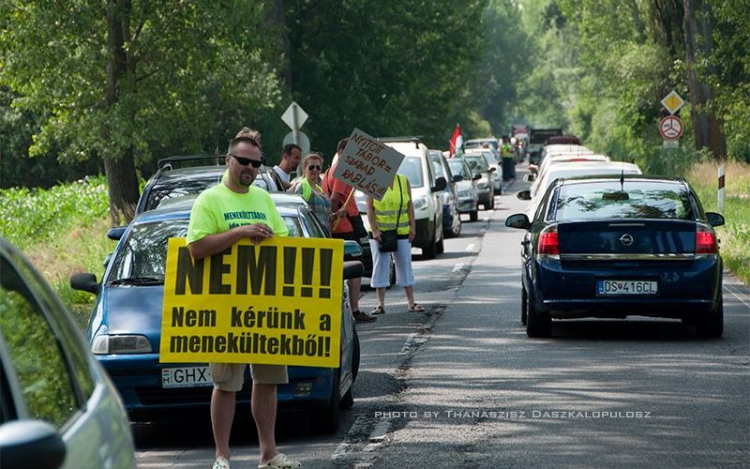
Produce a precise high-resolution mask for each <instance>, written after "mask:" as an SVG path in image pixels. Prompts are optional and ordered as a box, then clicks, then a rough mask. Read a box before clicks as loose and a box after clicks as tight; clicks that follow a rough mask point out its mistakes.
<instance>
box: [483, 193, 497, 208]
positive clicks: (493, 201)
mask: <svg viewBox="0 0 750 469" xmlns="http://www.w3.org/2000/svg"><path fill="white" fill-rule="evenodd" d="M484 208H485V209H486V210H494V209H495V196H494V195H493V196H492V197H490V203H489V204H487V205H485V206H484Z"/></svg>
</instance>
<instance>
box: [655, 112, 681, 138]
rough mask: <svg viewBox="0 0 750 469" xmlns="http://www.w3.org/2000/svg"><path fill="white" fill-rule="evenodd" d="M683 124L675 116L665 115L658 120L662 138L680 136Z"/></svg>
mask: <svg viewBox="0 0 750 469" xmlns="http://www.w3.org/2000/svg"><path fill="white" fill-rule="evenodd" d="M683 129H684V126H683V125H682V121H681V120H680V118H679V117H677V116H667V117H665V118H663V119H662V120H661V122H659V132H661V136H662V137H664V140H677V139H679V138H680V137H682V131H683Z"/></svg>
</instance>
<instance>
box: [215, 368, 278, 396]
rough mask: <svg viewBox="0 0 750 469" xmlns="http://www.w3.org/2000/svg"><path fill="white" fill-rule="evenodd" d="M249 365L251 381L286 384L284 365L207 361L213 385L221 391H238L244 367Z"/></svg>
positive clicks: (243, 374) (243, 380)
mask: <svg viewBox="0 0 750 469" xmlns="http://www.w3.org/2000/svg"><path fill="white" fill-rule="evenodd" d="M246 366H249V367H250V374H251V376H252V377H253V383H258V384H287V383H288V382H289V376H288V375H287V373H286V365H258V364H256V365H246V364H245V363H209V364H208V369H209V371H210V372H211V379H212V380H213V382H214V387H215V388H217V389H221V390H222V391H231V392H238V391H239V390H241V389H242V385H243V383H244V382H245V367H246Z"/></svg>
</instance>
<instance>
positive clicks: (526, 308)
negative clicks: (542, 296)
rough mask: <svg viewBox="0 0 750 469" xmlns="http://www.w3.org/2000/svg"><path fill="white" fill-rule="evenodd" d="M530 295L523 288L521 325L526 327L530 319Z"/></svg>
mask: <svg viewBox="0 0 750 469" xmlns="http://www.w3.org/2000/svg"><path fill="white" fill-rule="evenodd" d="M528 296H529V294H528V293H526V289H525V288H523V287H521V324H523V325H524V326H525V325H526V318H527V317H528V311H529V305H528V301H529V298H528Z"/></svg>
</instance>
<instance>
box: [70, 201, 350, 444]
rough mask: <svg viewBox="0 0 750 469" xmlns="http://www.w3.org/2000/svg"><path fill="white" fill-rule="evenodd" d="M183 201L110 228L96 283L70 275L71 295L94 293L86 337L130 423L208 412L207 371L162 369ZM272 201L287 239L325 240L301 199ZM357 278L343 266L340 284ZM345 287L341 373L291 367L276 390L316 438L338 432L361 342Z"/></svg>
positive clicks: (185, 214) (186, 210)
mask: <svg viewBox="0 0 750 469" xmlns="http://www.w3.org/2000/svg"><path fill="white" fill-rule="evenodd" d="M187 199H188V200H179V199H167V200H165V203H163V204H162V205H161V206H160V207H159V208H157V209H156V210H153V211H147V212H144V213H143V214H141V215H139V216H138V217H137V218H136V219H135V220H134V221H133V222H132V223H131V224H130V225H129V226H128V227H127V229H125V230H124V232H123V231H122V230H117V229H113V230H115V232H114V233H110V237H114V238H118V237H121V239H120V242H119V244H118V246H117V248H116V249H115V251H114V253H113V254H112V255H111V257H110V258H109V261H108V265H107V268H106V271H105V273H104V277H103V279H102V282H101V283H97V282H96V277H95V276H94V275H93V274H91V273H84V274H75V275H73V276H72V277H71V286H72V287H73V288H74V289H77V290H83V291H88V292H91V293H95V294H97V295H98V298H97V301H96V306H95V309H94V311H93V314H92V316H91V318H90V321H89V324H88V328H87V331H86V334H87V338H88V340H89V343H90V346H91V351H92V352H93V353H94V355H95V356H96V358H97V359H98V360H99V362H100V363H101V364H102V365H104V368H105V369H106V370H107V372H108V373H109V375H110V377H111V378H112V380H113V381H114V383H115V386H116V387H117V390H118V391H119V392H120V394H121V395H122V399H123V401H124V403H125V408H126V410H127V411H128V413H129V414H130V418H131V420H133V421H155V420H162V419H164V418H167V417H170V418H175V417H177V416H178V415H177V414H178V412H179V413H181V414H182V415H191V414H192V411H194V410H199V411H205V413H206V414H205V415H208V412H209V410H208V409H209V403H210V400H211V389H212V382H211V379H210V375H209V373H208V367H207V366H206V365H202V364H195V363H190V364H172V363H164V364H162V363H159V341H160V336H161V320H162V301H163V294H164V269H165V262H166V254H167V240H168V239H169V238H172V237H184V236H185V235H186V234H187V227H188V222H189V219H190V209H191V207H192V203H193V201H194V196H191V197H188V198H187ZM272 199H273V201H274V203H275V204H276V206H277V208H278V210H279V213H280V214H281V216H282V218H283V219H284V221H285V222H286V225H287V227H288V228H289V236H299V237H324V236H325V235H324V231H323V229H322V227H321V226H320V224H319V223H318V221H317V218H316V217H315V215H314V214H313V213H312V212H311V211H310V209H309V208H308V206H307V204H306V203H305V202H304V201H303V200H302V198H301V197H299V196H293V195H287V194H283V193H274V194H272ZM118 231H119V232H118ZM351 249H355V250H358V249H359V248H358V245H357V243H354V242H352V243H349V244H348V245H347V246H346V247H345V252H346V251H348V250H351ZM361 274H362V264H361V263H360V262H359V261H349V262H345V263H344V277H345V278H352V277H358V276H360V275H361ZM344 285H345V286H344V292H343V300H342V305H341V318H342V321H341V350H340V351H341V364H340V368H335V369H332V368H319V367H302V366H290V367H289V384H286V385H280V386H279V387H278V397H279V406H280V408H285V407H286V408H292V409H294V410H299V409H308V410H311V411H312V412H313V413H314V414H315V418H314V419H313V424H314V425H315V427H316V428H315V429H316V430H318V431H321V432H335V431H336V429H337V428H338V423H339V409H340V408H349V407H351V406H352V405H353V403H354V400H353V396H352V386H353V384H354V380H355V379H356V375H357V370H358V367H359V339H358V337H357V333H356V330H355V328H354V318H353V316H352V313H351V311H350V308H349V301H348V297H347V295H348V290H347V289H346V282H344ZM251 387H252V386H251V378H250V374H249V372H248V373H247V376H246V379H245V385H244V387H243V389H242V391H240V392H239V393H238V395H237V402H238V404H247V403H249V401H250V390H251ZM174 411H178V412H174Z"/></svg>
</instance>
